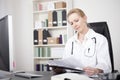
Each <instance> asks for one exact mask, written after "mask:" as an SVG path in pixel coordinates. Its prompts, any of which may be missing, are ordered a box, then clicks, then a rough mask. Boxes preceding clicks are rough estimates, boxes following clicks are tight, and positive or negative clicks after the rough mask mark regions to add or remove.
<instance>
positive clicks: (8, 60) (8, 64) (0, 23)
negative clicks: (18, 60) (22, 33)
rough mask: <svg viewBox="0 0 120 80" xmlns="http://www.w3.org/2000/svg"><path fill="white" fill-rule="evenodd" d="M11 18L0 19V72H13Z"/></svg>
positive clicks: (9, 16) (8, 16)
mask: <svg viewBox="0 0 120 80" xmlns="http://www.w3.org/2000/svg"><path fill="white" fill-rule="evenodd" d="M12 29H13V28H12V16H11V15H7V16H5V17H3V18H1V19H0V70H4V71H13V34H12V33H13V31H12Z"/></svg>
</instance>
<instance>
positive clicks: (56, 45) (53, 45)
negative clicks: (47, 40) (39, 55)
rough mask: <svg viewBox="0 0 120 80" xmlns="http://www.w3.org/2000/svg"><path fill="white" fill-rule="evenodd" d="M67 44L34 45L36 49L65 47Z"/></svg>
mask: <svg viewBox="0 0 120 80" xmlns="http://www.w3.org/2000/svg"><path fill="white" fill-rule="evenodd" d="M64 46H65V44H44V45H34V47H64Z"/></svg>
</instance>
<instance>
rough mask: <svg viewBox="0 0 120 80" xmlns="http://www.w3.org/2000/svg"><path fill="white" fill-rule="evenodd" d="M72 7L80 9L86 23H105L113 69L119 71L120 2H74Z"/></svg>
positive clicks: (100, 0)
mask: <svg viewBox="0 0 120 80" xmlns="http://www.w3.org/2000/svg"><path fill="white" fill-rule="evenodd" d="M73 3H74V4H73V6H74V7H78V8H81V9H82V10H83V11H84V12H85V13H86V15H87V17H88V22H96V21H107V23H108V26H109V29H110V34H111V38H112V45H113V52H114V63H115V69H119V70H120V62H119V61H120V58H119V56H120V36H119V32H120V31H119V30H120V9H119V8H120V0H92V1H91V0H74V2H73Z"/></svg>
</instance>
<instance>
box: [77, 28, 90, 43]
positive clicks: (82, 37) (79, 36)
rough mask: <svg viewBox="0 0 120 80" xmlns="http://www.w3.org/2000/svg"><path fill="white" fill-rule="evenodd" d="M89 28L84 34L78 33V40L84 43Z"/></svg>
mask: <svg viewBox="0 0 120 80" xmlns="http://www.w3.org/2000/svg"><path fill="white" fill-rule="evenodd" d="M88 30H89V28H88V27H86V29H85V30H84V31H83V32H79V33H78V40H79V41H80V42H83V40H84V36H85V34H86V33H87V32H88Z"/></svg>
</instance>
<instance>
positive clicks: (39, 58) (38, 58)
mask: <svg viewBox="0 0 120 80" xmlns="http://www.w3.org/2000/svg"><path fill="white" fill-rule="evenodd" d="M34 59H35V60H51V59H61V58H60V57H34Z"/></svg>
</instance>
